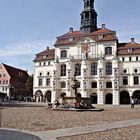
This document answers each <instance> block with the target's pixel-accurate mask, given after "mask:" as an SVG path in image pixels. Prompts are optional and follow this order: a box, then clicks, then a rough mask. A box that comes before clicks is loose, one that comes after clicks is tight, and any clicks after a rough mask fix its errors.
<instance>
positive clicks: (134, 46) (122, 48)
mask: <svg viewBox="0 0 140 140" xmlns="http://www.w3.org/2000/svg"><path fill="white" fill-rule="evenodd" d="M129 49H131V50H132V51H129ZM118 55H140V44H138V43H136V42H129V43H118Z"/></svg>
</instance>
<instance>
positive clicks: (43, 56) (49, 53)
mask: <svg viewBox="0 0 140 140" xmlns="http://www.w3.org/2000/svg"><path fill="white" fill-rule="evenodd" d="M53 59H55V49H51V50H50V49H46V50H44V51H42V52H40V53H38V54H36V58H35V59H34V60H33V61H34V62H36V61H42V60H53Z"/></svg>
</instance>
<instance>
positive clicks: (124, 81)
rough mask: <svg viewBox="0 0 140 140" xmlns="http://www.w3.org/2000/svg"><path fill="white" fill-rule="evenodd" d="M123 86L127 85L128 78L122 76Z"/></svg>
mask: <svg viewBox="0 0 140 140" xmlns="http://www.w3.org/2000/svg"><path fill="white" fill-rule="evenodd" d="M123 85H128V77H127V76H123Z"/></svg>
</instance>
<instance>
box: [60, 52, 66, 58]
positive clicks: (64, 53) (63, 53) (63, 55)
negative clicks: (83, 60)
mask: <svg viewBox="0 0 140 140" xmlns="http://www.w3.org/2000/svg"><path fill="white" fill-rule="evenodd" d="M66 57H67V51H66V50H62V51H61V58H66Z"/></svg>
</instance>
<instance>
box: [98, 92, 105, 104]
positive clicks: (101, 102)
mask: <svg viewBox="0 0 140 140" xmlns="http://www.w3.org/2000/svg"><path fill="white" fill-rule="evenodd" d="M97 97H98V104H100V105H103V104H104V93H103V91H100V90H99V91H98V95H97Z"/></svg>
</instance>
